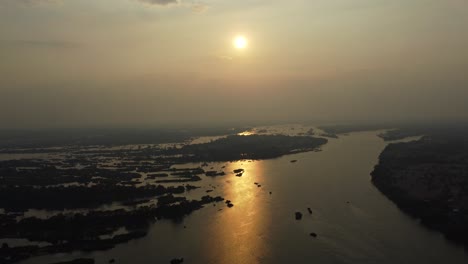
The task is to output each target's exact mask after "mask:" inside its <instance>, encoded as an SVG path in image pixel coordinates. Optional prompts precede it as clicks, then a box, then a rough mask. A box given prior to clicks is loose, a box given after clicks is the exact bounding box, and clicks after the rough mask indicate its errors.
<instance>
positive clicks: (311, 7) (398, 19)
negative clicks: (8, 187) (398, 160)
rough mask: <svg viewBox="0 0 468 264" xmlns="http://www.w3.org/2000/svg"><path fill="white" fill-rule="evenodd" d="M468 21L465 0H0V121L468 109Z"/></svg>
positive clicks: (112, 122) (139, 120)
mask: <svg viewBox="0 0 468 264" xmlns="http://www.w3.org/2000/svg"><path fill="white" fill-rule="evenodd" d="M467 25H468V2H467V1H463V0H445V1H437V0H414V1H402V0H397V1H384V0H355V1H344V0H314V1H311V0H290V1H280V0H244V1H222V0H204V1H189V0H185V1H184V0H180V1H177V0H99V1H96V0H80V1H74V0H0V32H1V35H0V58H1V59H0V127H1V128H38V127H40V128H55V127H80V126H132V125H153V124H182V123H221V122H239V123H241V122H253V121H268V122H271V121H275V120H278V121H286V120H291V121H299V120H319V121H329V122H334V121H346V120H348V121H349V120H367V121H398V120H400V121H409V120H422V121H431V120H438V121H440V120H465V121H466V120H468V105H467V104H466V98H468V75H467V74H466V72H467V69H468V52H467V47H468V34H467V33H466V29H467ZM239 35H242V36H245V38H246V40H247V41H248V45H247V46H246V47H245V48H242V49H239V48H238V47H237V48H236V47H235V46H233V44H232V42H233V39H234V38H236V36H239Z"/></svg>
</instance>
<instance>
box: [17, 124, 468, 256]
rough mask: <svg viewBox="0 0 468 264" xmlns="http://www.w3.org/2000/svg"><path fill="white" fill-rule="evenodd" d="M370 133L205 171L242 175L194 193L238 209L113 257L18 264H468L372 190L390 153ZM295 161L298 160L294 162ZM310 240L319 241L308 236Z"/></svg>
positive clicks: (155, 232)
mask: <svg viewBox="0 0 468 264" xmlns="http://www.w3.org/2000/svg"><path fill="white" fill-rule="evenodd" d="M376 134H377V132H362V133H351V134H350V135H348V136H341V137H340V138H339V139H330V141H329V143H328V144H326V145H325V146H323V148H322V150H323V151H321V152H308V153H301V154H295V155H289V156H284V157H281V158H278V159H273V160H262V161H250V162H249V161H242V162H233V163H215V164H210V165H209V166H210V167H211V166H213V167H217V168H221V166H226V168H225V169H224V170H225V171H226V172H231V171H232V170H233V169H237V168H243V169H245V173H244V175H243V176H242V177H236V176H235V175H233V174H231V173H230V174H228V175H226V176H223V177H217V178H210V177H204V180H203V182H201V185H203V186H204V187H203V188H202V189H199V190H196V191H198V192H203V193H204V192H205V191H206V190H207V189H211V188H212V187H211V186H215V187H216V189H215V190H214V192H213V193H212V194H211V195H217V194H219V195H221V196H223V197H225V198H226V199H229V200H231V201H232V203H233V204H234V207H232V208H227V207H226V206H225V205H224V203H218V204H217V206H211V205H209V206H206V208H203V209H201V210H198V211H196V212H195V213H193V214H191V215H190V216H188V217H186V218H185V219H184V221H183V223H173V222H171V221H159V222H156V223H155V224H154V225H153V226H152V227H151V229H150V232H149V235H148V236H146V237H144V238H142V239H138V240H133V241H131V242H130V243H127V244H122V245H118V246H116V247H115V248H114V249H112V250H108V251H103V252H93V253H80V252H76V253H73V254H59V255H54V256H44V257H38V258H33V259H29V260H27V261H25V262H23V263H28V264H29V263H38V264H41V263H52V262H56V261H62V260H70V259H73V258H78V257H90V258H95V259H96V263H108V262H109V260H110V259H115V260H116V263H135V264H138V263H142V264H143V263H169V261H170V260H171V259H172V258H175V257H183V258H184V259H185V262H184V263H203V264H205V263H213V264H215V263H216V264H218V263H222V264H234V263H246V264H247V263H278V264H279V263H324V264H328V263H426V264H427V263H437V264H440V263H452V264H453V263H463V264H466V263H468V254H467V252H466V251H465V250H464V249H463V248H462V247H459V246H457V245H454V244H452V243H451V242H449V241H447V240H446V239H445V238H444V237H443V236H442V235H441V234H440V233H438V232H434V231H431V230H429V229H427V228H425V227H423V226H421V225H420V224H419V223H418V221H417V220H415V219H413V218H411V217H409V216H407V215H405V214H404V213H402V212H401V211H400V210H399V209H398V208H397V207H396V206H395V205H394V204H393V203H392V202H391V201H389V200H388V199H387V198H386V197H385V196H383V195H382V194H381V193H380V192H379V190H377V189H376V188H375V187H374V186H373V185H372V183H371V181H370V175H369V174H370V172H371V171H372V169H373V167H374V165H375V164H376V163H377V161H378V156H379V154H380V153H381V152H382V150H383V149H384V147H385V145H386V143H385V142H384V141H383V140H382V139H380V138H378V137H377V136H376ZM294 159H295V160H298V161H297V162H295V163H292V162H290V161H291V160H294ZM198 165H199V164H192V165H188V166H198ZM254 183H259V184H261V187H257V185H255V184H254ZM197 185H200V184H198V183H197ZM210 185H211V186H210ZM270 192H271V194H270ZM308 207H310V208H311V209H312V210H313V213H312V214H309V213H308V211H307V208H308ZM220 209H222V210H220ZM296 211H301V212H302V213H303V215H304V217H303V218H302V220H295V218H294V213H295V212H296ZM184 226H186V228H184ZM311 232H314V233H316V234H317V235H318V236H317V237H316V238H313V237H311V236H310V235H309V234H310V233H311Z"/></svg>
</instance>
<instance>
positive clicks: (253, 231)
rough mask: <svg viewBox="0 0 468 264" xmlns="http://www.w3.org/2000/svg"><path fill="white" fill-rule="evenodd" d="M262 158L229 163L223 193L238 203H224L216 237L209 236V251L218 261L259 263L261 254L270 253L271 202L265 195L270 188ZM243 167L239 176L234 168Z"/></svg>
mask: <svg viewBox="0 0 468 264" xmlns="http://www.w3.org/2000/svg"><path fill="white" fill-rule="evenodd" d="M261 164H262V162H260V161H248V160H244V161H237V162H231V163H227V164H226V168H225V171H226V173H228V175H226V183H225V184H224V185H223V186H224V187H223V191H222V192H223V194H222V196H223V197H225V198H226V199H227V200H231V202H232V203H233V204H234V207H232V208H228V207H227V206H225V204H224V205H223V209H222V211H220V212H219V214H218V218H217V223H216V224H213V229H212V234H209V235H210V236H208V237H216V239H213V241H222V243H218V244H214V242H212V241H210V239H207V244H206V246H209V247H210V248H209V249H207V251H206V252H207V254H209V255H210V259H215V260H216V263H226V264H230V263H257V262H258V260H259V258H262V257H263V256H268V250H269V248H268V243H267V242H268V237H267V234H268V232H267V230H268V227H269V225H270V216H269V212H270V211H269V210H268V207H269V203H265V199H268V198H269V197H270V194H269V192H268V191H267V189H265V188H264V187H263V186H261V187H258V184H260V185H261V184H262V180H263V179H264V175H263V168H262V165H261ZM238 169H243V170H244V173H243V175H242V177H237V176H235V174H234V173H233V171H234V170H238Z"/></svg>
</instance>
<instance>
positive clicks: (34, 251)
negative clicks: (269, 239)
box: [0, 195, 224, 263]
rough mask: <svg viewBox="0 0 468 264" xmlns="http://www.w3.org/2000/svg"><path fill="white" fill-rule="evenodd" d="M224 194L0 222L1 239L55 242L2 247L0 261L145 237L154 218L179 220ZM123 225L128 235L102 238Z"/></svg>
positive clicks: (102, 246) (104, 247)
mask: <svg viewBox="0 0 468 264" xmlns="http://www.w3.org/2000/svg"><path fill="white" fill-rule="evenodd" d="M223 200H224V199H223V198H222V197H219V196H218V197H211V196H208V195H207V196H203V197H202V198H201V200H192V201H188V200H186V199H185V198H183V197H182V198H181V199H176V198H174V197H172V198H166V199H165V201H164V203H163V204H159V205H158V206H157V207H155V206H146V207H141V208H138V209H136V210H132V211H126V210H114V211H91V212H89V213H87V214H75V215H73V216H70V215H57V216H53V217H50V218H47V219H39V218H34V217H30V218H25V219H22V220H20V221H18V222H16V221H5V222H1V224H0V234H1V237H2V238H26V239H28V240H30V241H45V242H49V243H51V244H52V245H50V246H45V247H39V246H27V247H14V248H10V247H2V248H1V249H0V253H1V254H0V263H14V262H17V261H20V260H23V259H27V258H30V257H33V256H39V255H45V254H56V253H62V252H72V251H76V250H79V251H94V250H107V249H110V248H113V247H114V246H115V245H117V244H120V243H125V242H128V241H130V240H132V239H136V238H140V237H143V236H145V235H146V234H147V229H148V227H149V224H150V223H151V222H154V221H155V219H171V220H175V221H180V220H181V219H182V218H183V217H184V216H186V215H188V214H191V213H192V212H193V211H195V210H198V209H200V208H203V206H204V205H205V204H209V203H214V202H221V201H223ZM122 227H124V228H125V229H126V230H128V233H126V234H119V235H115V236H113V237H112V238H106V239H102V238H100V236H102V235H106V234H109V233H113V232H115V231H117V230H118V229H120V228H122Z"/></svg>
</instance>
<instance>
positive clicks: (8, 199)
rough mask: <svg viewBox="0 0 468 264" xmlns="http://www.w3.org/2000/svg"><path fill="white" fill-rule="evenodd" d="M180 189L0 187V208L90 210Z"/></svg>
mask: <svg viewBox="0 0 468 264" xmlns="http://www.w3.org/2000/svg"><path fill="white" fill-rule="evenodd" d="M185 191H186V189H185V187H184V186H178V187H164V186H162V185H157V186H154V185H148V186H144V187H126V186H119V185H95V186H92V187H83V186H70V187H48V188H34V187H16V186H15V187H0V207H1V208H4V209H5V210H7V211H24V210H27V209H29V208H32V209H48V210H63V209H73V208H94V207H98V206H100V205H102V204H106V203H112V202H116V201H117V202H118V201H128V200H133V199H141V198H148V197H155V196H158V195H163V194H180V193H184V192H185Z"/></svg>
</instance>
